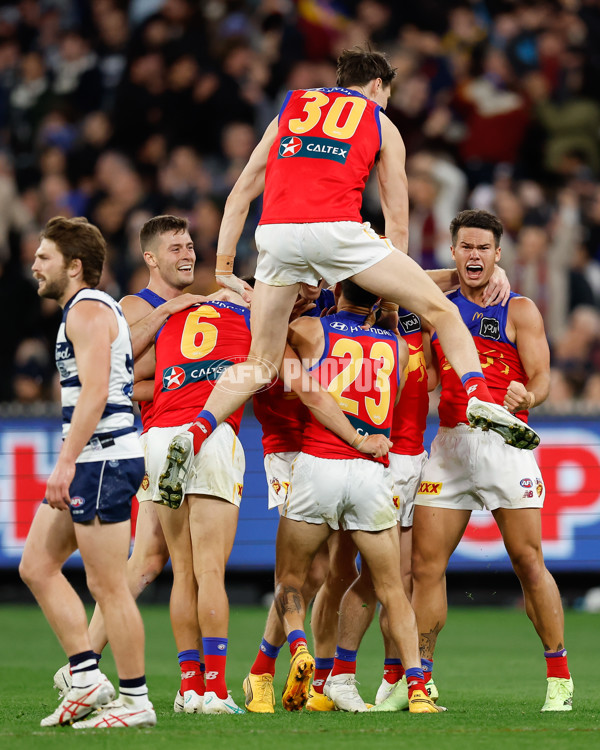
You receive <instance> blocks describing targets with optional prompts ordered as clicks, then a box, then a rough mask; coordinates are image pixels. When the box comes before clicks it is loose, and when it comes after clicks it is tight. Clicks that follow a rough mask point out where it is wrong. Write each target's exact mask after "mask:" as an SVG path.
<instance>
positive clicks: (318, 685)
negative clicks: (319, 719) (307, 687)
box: [312, 667, 331, 695]
mask: <svg viewBox="0 0 600 750" xmlns="http://www.w3.org/2000/svg"><path fill="white" fill-rule="evenodd" d="M330 672H331V668H330V667H327V668H325V669H315V674H314V676H313V683H312V686H313V690H314V691H315V693H321V695H322V694H323V688H324V687H325V680H326V679H327V678H328V677H329V673H330Z"/></svg>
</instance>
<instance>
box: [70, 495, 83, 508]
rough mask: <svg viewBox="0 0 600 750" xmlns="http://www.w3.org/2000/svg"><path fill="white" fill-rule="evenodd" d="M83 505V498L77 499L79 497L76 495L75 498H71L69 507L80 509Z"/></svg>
mask: <svg viewBox="0 0 600 750" xmlns="http://www.w3.org/2000/svg"><path fill="white" fill-rule="evenodd" d="M84 503H85V498H83V497H79V495H76V496H75V497H72V498H71V507H72V508H81V506H82V505H83V504H84Z"/></svg>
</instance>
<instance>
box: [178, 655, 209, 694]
mask: <svg viewBox="0 0 600 750" xmlns="http://www.w3.org/2000/svg"><path fill="white" fill-rule="evenodd" d="M180 666H181V687H180V689H179V692H180V693H181V695H183V694H184V693H185V691H186V690H194V691H195V692H196V693H198V695H204V690H205V687H204V678H203V676H202V672H201V670H200V662H199V661H182V662H181V665H180Z"/></svg>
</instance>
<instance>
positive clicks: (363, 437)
mask: <svg viewBox="0 0 600 750" xmlns="http://www.w3.org/2000/svg"><path fill="white" fill-rule="evenodd" d="M366 439H367V436H366V435H361V434H360V432H359V431H358V430H357V431H356V435H355V436H354V440H353V441H352V442H351V443H350V446H351V447H352V448H356V449H357V450H358V449H359V448H360V446H361V445H362V444H363V442H364V441H365V440H366Z"/></svg>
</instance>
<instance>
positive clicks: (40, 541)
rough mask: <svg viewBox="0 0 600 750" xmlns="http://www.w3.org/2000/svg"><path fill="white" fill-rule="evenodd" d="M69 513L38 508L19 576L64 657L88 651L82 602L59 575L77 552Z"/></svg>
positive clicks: (88, 643)
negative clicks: (38, 606)
mask: <svg viewBox="0 0 600 750" xmlns="http://www.w3.org/2000/svg"><path fill="white" fill-rule="evenodd" d="M73 526H74V524H73V521H72V520H71V515H70V513H68V512H66V511H59V510H54V509H52V508H51V507H50V506H49V505H40V507H39V508H38V510H37V513H36V514H35V517H34V519H33V522H32V524H31V529H30V531H29V534H28V536H27V541H26V542H25V548H24V550H23V556H22V558H21V563H20V565H19V573H20V575H21V578H22V579H23V581H24V582H25V583H26V584H27V586H28V587H29V588H30V590H31V592H32V594H33V595H34V596H35V598H36V600H37V602H38V604H39V605H40V607H41V609H42V612H43V613H44V615H45V617H46V619H47V620H48V623H49V625H50V627H51V628H52V630H53V631H54V632H55V634H56V637H57V638H58V640H59V642H60V645H61V646H62V647H63V649H64V651H65V653H66V654H67V656H69V655H70V654H77V653H81V652H83V651H90V650H91V644H90V638H89V633H88V627H87V617H86V614H85V609H84V606H83V603H82V601H81V599H80V598H79V596H77V594H76V592H75V590H74V588H73V587H72V586H71V584H70V583H69V582H68V580H67V579H66V578H65V576H64V575H63V573H62V566H63V565H64V563H65V561H66V560H67V559H68V558H69V556H70V555H71V554H72V553H73V552H74V551H75V550H76V549H77V541H76V538H75V530H74V528H73Z"/></svg>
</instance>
